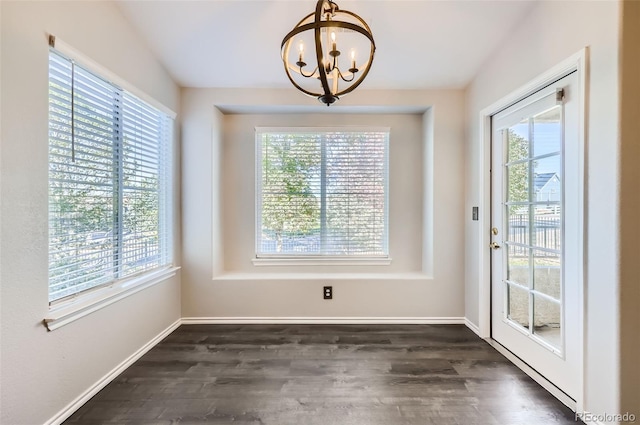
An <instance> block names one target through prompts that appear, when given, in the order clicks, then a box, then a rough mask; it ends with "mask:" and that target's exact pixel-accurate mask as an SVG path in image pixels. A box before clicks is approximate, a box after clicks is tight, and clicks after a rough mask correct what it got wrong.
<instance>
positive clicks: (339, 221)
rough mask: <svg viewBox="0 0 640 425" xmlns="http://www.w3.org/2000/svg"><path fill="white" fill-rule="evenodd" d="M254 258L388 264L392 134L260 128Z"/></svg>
mask: <svg viewBox="0 0 640 425" xmlns="http://www.w3.org/2000/svg"><path fill="white" fill-rule="evenodd" d="M256 142H257V161H256V162H257V174H256V175H257V208H256V212H257V225H256V256H257V257H258V258H265V257H272V256H275V257H279V256H284V257H295V256H305V257H313V256H317V257H351V258H353V257H365V258H368V257H387V256H388V152H389V149H388V144H389V130H388V129H386V128H385V129H362V130H360V129H359V130H353V129H304V128H288V129H258V130H257V133H256Z"/></svg>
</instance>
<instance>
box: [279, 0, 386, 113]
mask: <svg viewBox="0 0 640 425" xmlns="http://www.w3.org/2000/svg"><path fill="white" fill-rule="evenodd" d="M294 45H295V46H296V47H297V48H293V46H294ZM309 45H313V46H315V57H314V60H312V61H311V62H312V63H311V65H310V66H309V67H307V63H306V62H305V46H309ZM338 45H340V47H342V46H346V47H347V48H348V49H350V57H349V58H348V62H349V65H350V66H349V67H348V68H346V67H344V66H343V67H342V68H341V67H340V56H341V55H342V52H341V51H340V50H338ZM281 49H282V60H283V62H284V69H285V71H286V72H287V76H288V77H289V80H290V81H291V83H293V85H294V86H295V87H296V88H297V89H298V90H300V91H302V92H303V93H305V94H307V95H309V96H313V97H317V98H318V100H319V101H320V102H322V103H324V104H326V105H327V106H329V105H331V104H332V103H334V102H335V101H336V100H338V99H339V98H340V96H342V95H344V94H347V93H350V92H352V91H353V90H354V89H355V88H356V87H358V86H359V85H360V83H362V81H363V80H364V78H365V77H366V76H367V74H368V73H369V69H370V68H371V63H372V62H373V55H374V53H375V50H376V45H375V42H374V41H373V35H372V34H371V29H370V28H369V26H368V25H367V23H366V22H365V21H364V20H363V19H362V18H360V17H359V16H358V15H356V14H355V13H352V12H349V11H347V10H340V9H339V8H338V5H337V4H336V3H334V2H333V1H330V0H318V3H317V5H316V10H315V12H314V13H310V14H309V15H307V16H305V17H304V19H302V20H301V21H300V22H299V23H298V24H297V25H296V26H295V28H293V30H291V31H290V32H289V33H288V34H287V35H286V36H285V37H284V40H282V45H281ZM359 52H366V53H367V54H368V58H367V60H366V62H364V63H361V64H360V65H358V63H357V54H358V53H359ZM360 54H362V53H360ZM318 80H319V82H320V87H317V81H318ZM314 85H315V86H316V87H315V88H314V87H313V86H314ZM304 86H310V88H308V89H307V88H304Z"/></svg>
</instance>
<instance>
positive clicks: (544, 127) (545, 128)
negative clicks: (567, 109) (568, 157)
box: [532, 105, 562, 156]
mask: <svg viewBox="0 0 640 425" xmlns="http://www.w3.org/2000/svg"><path fill="white" fill-rule="evenodd" d="M561 114H562V106H560V105H557V106H554V107H553V108H551V109H549V110H548V111H545V112H542V113H540V114H538V115H536V116H534V117H533V118H532V120H533V156H540V155H546V154H549V153H552V152H558V153H559V152H560V151H561V149H562V116H561Z"/></svg>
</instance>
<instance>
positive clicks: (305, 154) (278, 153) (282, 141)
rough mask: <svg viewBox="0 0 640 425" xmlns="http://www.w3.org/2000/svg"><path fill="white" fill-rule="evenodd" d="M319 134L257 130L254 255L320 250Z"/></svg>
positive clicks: (320, 138) (314, 251)
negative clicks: (258, 176)
mask: <svg viewBox="0 0 640 425" xmlns="http://www.w3.org/2000/svg"><path fill="white" fill-rule="evenodd" d="M321 142H322V137H321V135H318V134H310V133H309V134H304V133H302V134H301V133H298V134H292V133H264V134H262V142H261V151H262V193H261V198H260V201H261V205H260V208H259V211H260V217H261V223H262V225H261V228H262V231H261V232H259V234H258V241H259V242H258V252H259V253H269V254H272V253H278V254H305V253H319V252H321V247H320V209H321V203H320V202H321V196H320V195H321V194H320V191H321V181H320V178H321V171H322V170H321V162H322V157H321V146H322V143H321Z"/></svg>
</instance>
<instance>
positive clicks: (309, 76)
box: [299, 66, 318, 78]
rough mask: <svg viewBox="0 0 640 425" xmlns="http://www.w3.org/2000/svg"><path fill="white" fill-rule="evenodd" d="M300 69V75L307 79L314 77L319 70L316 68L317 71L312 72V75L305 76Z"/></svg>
mask: <svg viewBox="0 0 640 425" xmlns="http://www.w3.org/2000/svg"><path fill="white" fill-rule="evenodd" d="M299 68H300V75H302V76H303V77H305V78H311V77H313V76H314V75H315V73H316V71H317V70H318V67H317V66H316V69H314V70H313V71H311V74H309V75H307V74H305V73H304V72H303V71H302V67H299Z"/></svg>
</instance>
